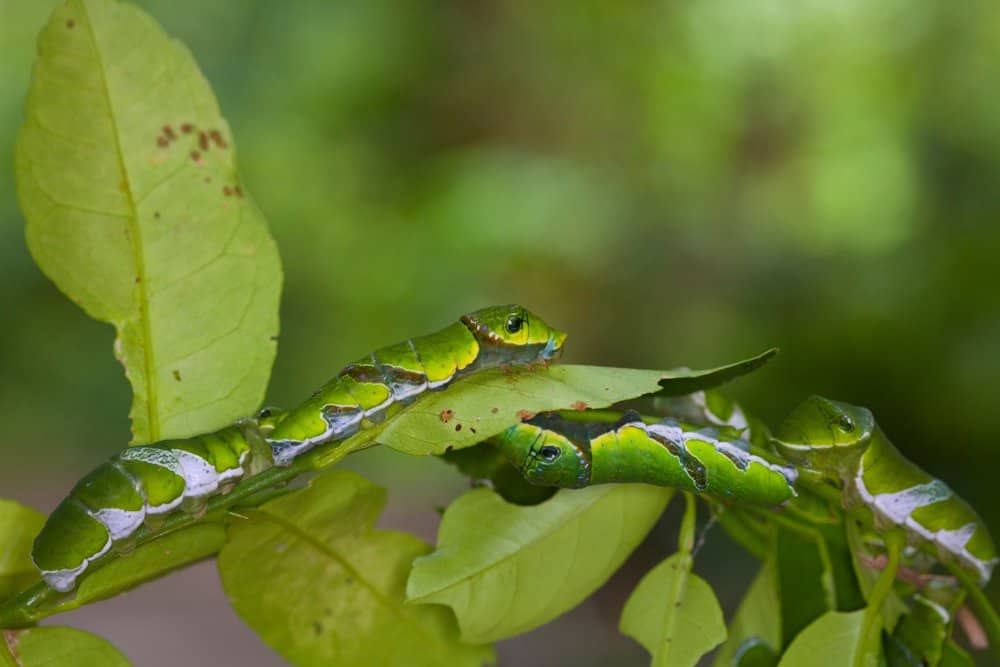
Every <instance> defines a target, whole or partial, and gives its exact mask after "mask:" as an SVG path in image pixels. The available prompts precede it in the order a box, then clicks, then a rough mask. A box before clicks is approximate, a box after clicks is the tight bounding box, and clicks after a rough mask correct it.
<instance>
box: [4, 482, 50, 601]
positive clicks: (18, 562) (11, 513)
mask: <svg viewBox="0 0 1000 667" xmlns="http://www.w3.org/2000/svg"><path fill="white" fill-rule="evenodd" d="M44 523H45V515H44V514H42V513H41V512H38V511H36V510H33V509H31V508H30V507H25V506H24V505H21V504H20V503H16V502H14V501H13V500H5V499H3V498H0V601H2V600H5V599H7V598H9V597H10V596H11V595H14V594H15V593H17V592H18V591H20V590H21V589H23V588H26V587H27V586H30V585H31V584H33V583H34V582H35V581H37V580H38V579H39V576H38V570H37V569H36V568H35V564H34V563H32V562H31V544H32V542H33V541H34V540H35V535H37V534H38V531H40V530H41V529H42V524H44Z"/></svg>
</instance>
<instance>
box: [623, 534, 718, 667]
mask: <svg viewBox="0 0 1000 667" xmlns="http://www.w3.org/2000/svg"><path fill="white" fill-rule="evenodd" d="M619 628H620V629H621V631H622V633H623V634H626V635H628V636H630V637H632V638H634V639H635V640H636V641H638V642H639V643H640V644H642V645H643V646H644V647H645V648H646V650H647V651H649V652H650V653H651V654H652V656H653V660H652V665H653V666H654V667H668V666H669V667H693V665H695V664H696V663H697V662H698V659H699V658H701V656H703V655H705V654H706V653H708V652H709V651H711V650H712V649H713V648H715V647H716V646H718V645H719V644H720V643H722V642H723V641H725V639H726V624H725V622H723V620H722V609H721V608H720V607H719V601H718V600H716V599H715V593H713V592H712V587H711V586H709V585H708V584H707V583H706V582H705V581H704V580H703V579H701V578H699V577H698V576H696V575H694V574H692V573H691V554H689V553H685V552H681V553H676V554H674V555H673V556H671V557H670V558H668V559H666V560H665V561H663V562H662V563H660V564H659V565H657V566H656V567H655V568H653V569H652V570H650V571H649V572H648V573H647V574H646V576H644V577H643V578H642V580H641V581H640V582H639V585H638V586H637V587H636V589H635V590H634V591H633V592H632V595H630V596H629V599H628V601H627V602H626V603H625V610H624V611H623V612H622V618H621V623H620V624H619Z"/></svg>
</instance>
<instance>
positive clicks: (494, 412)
mask: <svg viewBox="0 0 1000 667" xmlns="http://www.w3.org/2000/svg"><path fill="white" fill-rule="evenodd" d="M490 412H491V413H492V414H496V413H498V412H500V408H490Z"/></svg>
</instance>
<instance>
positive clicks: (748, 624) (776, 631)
mask: <svg viewBox="0 0 1000 667" xmlns="http://www.w3.org/2000/svg"><path fill="white" fill-rule="evenodd" d="M777 587H778V583H777V578H776V577H775V573H774V563H773V562H771V561H768V562H765V563H764V565H763V566H762V567H761V569H760V571H759V572H758V573H757V576H756V577H755V578H754V580H753V583H752V584H750V589H749V590H748V591H747V593H746V595H744V596H743V600H742V601H741V602H740V606H739V608H738V609H737V610H736V615H735V616H734V617H733V620H732V622H731V623H730V624H729V633H728V634H729V637H728V639H727V640H726V643H725V644H723V645H722V648H720V649H719V653H718V655H716V656H715V661H714V662H713V663H712V664H713V666H714V667H744V666H745V665H747V664H749V663H750V661H749V660H747V659H746V658H747V657H748V656H749V655H750V654H751V653H753V654H754V655H755V656H759V657H758V658H757V661H756V662H754V663H753V664H755V665H762V664H771V665H776V664H778V654H779V652H780V651H781V647H782V641H781V607H780V606H779V604H778V588H777Z"/></svg>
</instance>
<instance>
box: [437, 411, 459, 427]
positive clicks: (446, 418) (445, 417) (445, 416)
mask: <svg viewBox="0 0 1000 667" xmlns="http://www.w3.org/2000/svg"><path fill="white" fill-rule="evenodd" d="M454 416H455V411H454V410H451V409H446V410H442V411H441V414H439V415H438V417H439V418H440V419H441V422H442V423H444V424H447V423H448V422H450V421H451V418H452V417H454Z"/></svg>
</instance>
